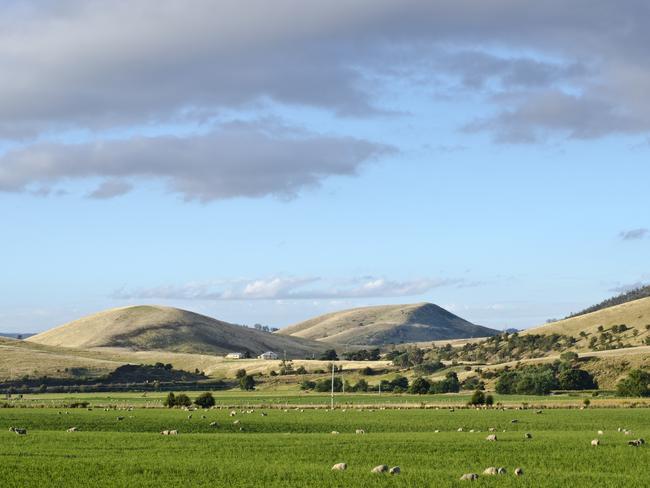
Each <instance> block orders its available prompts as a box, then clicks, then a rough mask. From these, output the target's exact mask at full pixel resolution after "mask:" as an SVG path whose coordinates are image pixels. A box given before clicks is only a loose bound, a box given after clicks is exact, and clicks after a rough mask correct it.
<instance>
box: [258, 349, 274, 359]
mask: <svg viewBox="0 0 650 488" xmlns="http://www.w3.org/2000/svg"><path fill="white" fill-rule="evenodd" d="M278 357H279V356H278V355H277V354H276V353H274V352H273V351H266V352H264V353H262V354H260V355H259V356H257V359H278Z"/></svg>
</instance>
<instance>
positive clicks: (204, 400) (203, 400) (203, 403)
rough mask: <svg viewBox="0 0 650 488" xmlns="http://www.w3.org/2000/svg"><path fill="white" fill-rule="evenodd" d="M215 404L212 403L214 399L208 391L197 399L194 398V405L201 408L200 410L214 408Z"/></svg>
mask: <svg viewBox="0 0 650 488" xmlns="http://www.w3.org/2000/svg"><path fill="white" fill-rule="evenodd" d="M216 403H217V402H215V401H214V397H213V396H212V393H210V392H209V391H206V392H205V393H201V394H200V395H199V396H198V397H196V400H194V405H196V406H198V407H201V408H210V407H214V406H215V404H216Z"/></svg>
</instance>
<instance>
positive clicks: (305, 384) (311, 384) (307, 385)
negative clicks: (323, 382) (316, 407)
mask: <svg viewBox="0 0 650 488" xmlns="http://www.w3.org/2000/svg"><path fill="white" fill-rule="evenodd" d="M314 388H316V382H315V381H310V380H302V381H301V382H300V389H301V390H303V391H305V390H313V389H314Z"/></svg>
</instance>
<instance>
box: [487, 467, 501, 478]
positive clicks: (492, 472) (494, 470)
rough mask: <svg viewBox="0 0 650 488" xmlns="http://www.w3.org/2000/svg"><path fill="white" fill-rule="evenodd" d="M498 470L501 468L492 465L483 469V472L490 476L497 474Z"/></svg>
mask: <svg viewBox="0 0 650 488" xmlns="http://www.w3.org/2000/svg"><path fill="white" fill-rule="evenodd" d="M498 472H499V470H498V469H497V468H495V467H494V466H490V467H489V468H485V470H483V474H485V475H488V476H495V475H496V474H497V473H498Z"/></svg>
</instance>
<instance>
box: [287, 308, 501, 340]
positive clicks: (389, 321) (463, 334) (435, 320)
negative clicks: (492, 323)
mask: <svg viewBox="0 0 650 488" xmlns="http://www.w3.org/2000/svg"><path fill="white" fill-rule="evenodd" d="M498 332H499V331H497V330H494V329H489V328H487V327H482V326H480V325H475V324H472V323H471V322H468V321H467V320H464V319H462V318H460V317H458V316H457V315H454V314H453V313H451V312H449V311H447V310H445V309H444V308H441V307H439V306H437V305H434V304H432V303H416V304H411V305H383V306H377V307H363V308H353V309H350V310H343V311H341V312H334V313H329V314H326V315H321V316H320V317H316V318H313V319H310V320H307V321H305V322H301V323H298V324H295V325H291V326H289V327H286V328H284V329H281V330H280V331H278V332H277V333H276V334H278V335H284V336H292V337H299V338H303V339H310V340H314V341H321V342H326V343H332V344H352V345H369V346H382V345H387V344H400V343H406V342H425V341H435V340H441V339H459V338H467V337H485V336H489V335H494V334H497V333H498Z"/></svg>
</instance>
